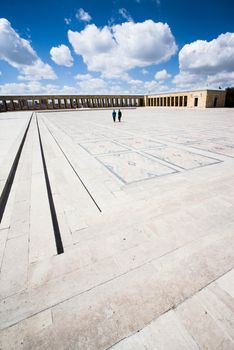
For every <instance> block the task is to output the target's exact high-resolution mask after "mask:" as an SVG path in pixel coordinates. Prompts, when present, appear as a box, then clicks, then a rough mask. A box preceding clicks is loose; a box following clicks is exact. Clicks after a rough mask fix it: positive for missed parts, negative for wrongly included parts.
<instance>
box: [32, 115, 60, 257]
mask: <svg viewBox="0 0 234 350" xmlns="http://www.w3.org/2000/svg"><path fill="white" fill-rule="evenodd" d="M36 121H37V131H38V137H39V142H40V149H41V158H42V163H43V169H44V176H45V181H46V189H47V195H48V200H49V206H50V214H51V219H52V224H53V229H54V238H55V243H56V248H57V253H58V254H62V253H64V248H63V242H62V238H61V234H60V229H59V224H58V219H57V215H56V210H55V205H54V200H53V195H52V191H51V186H50V179H49V175H48V171H47V166H46V161H45V155H44V150H43V145H42V140H41V134H40V127H39V124H38V119H37V115H36Z"/></svg>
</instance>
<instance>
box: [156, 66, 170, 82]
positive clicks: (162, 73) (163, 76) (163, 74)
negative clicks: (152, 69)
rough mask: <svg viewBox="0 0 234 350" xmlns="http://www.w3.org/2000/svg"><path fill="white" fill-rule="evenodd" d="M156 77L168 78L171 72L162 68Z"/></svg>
mask: <svg viewBox="0 0 234 350" xmlns="http://www.w3.org/2000/svg"><path fill="white" fill-rule="evenodd" d="M154 77H155V79H156V80H166V79H169V78H170V77H171V74H169V73H168V72H167V70H166V69H162V70H160V71H158V72H157V73H156V74H155V76H154Z"/></svg>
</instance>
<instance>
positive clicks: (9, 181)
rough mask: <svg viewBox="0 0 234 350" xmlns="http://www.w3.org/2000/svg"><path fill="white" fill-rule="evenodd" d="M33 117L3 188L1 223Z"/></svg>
mask: <svg viewBox="0 0 234 350" xmlns="http://www.w3.org/2000/svg"><path fill="white" fill-rule="evenodd" d="M32 116H33V113H32V114H31V117H30V119H29V122H28V125H27V128H26V130H25V133H24V136H23V138H22V141H21V143H20V146H19V148H18V151H17V153H16V156H15V159H14V162H13V164H12V167H11V170H10V172H9V175H8V177H7V180H6V183H5V186H4V188H3V191H2V194H1V197H0V223H1V222H2V218H3V214H4V212H5V208H6V205H7V201H8V198H9V195H10V192H11V187H12V184H13V182H14V178H15V173H16V170H17V167H18V164H19V160H20V156H21V152H22V149H23V147H24V143H25V140H26V136H27V133H28V129H29V126H30V123H31V120H32Z"/></svg>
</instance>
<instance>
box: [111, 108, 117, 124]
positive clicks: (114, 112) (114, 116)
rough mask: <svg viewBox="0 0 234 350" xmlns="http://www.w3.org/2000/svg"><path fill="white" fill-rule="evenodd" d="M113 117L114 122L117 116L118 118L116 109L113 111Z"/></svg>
mask: <svg viewBox="0 0 234 350" xmlns="http://www.w3.org/2000/svg"><path fill="white" fill-rule="evenodd" d="M112 118H113V122H114V123H115V118H116V111H115V110H113V112H112Z"/></svg>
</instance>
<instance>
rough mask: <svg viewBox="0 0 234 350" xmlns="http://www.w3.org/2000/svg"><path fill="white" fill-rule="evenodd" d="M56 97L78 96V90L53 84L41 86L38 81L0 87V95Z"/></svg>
mask: <svg viewBox="0 0 234 350" xmlns="http://www.w3.org/2000/svg"><path fill="white" fill-rule="evenodd" d="M17 94H18V95H50V94H51V95H52V94H54V95H56V94H78V88H76V87H72V86H67V85H64V86H59V85H54V84H41V82H39V81H28V82H22V83H7V84H3V85H0V95H17Z"/></svg>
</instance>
